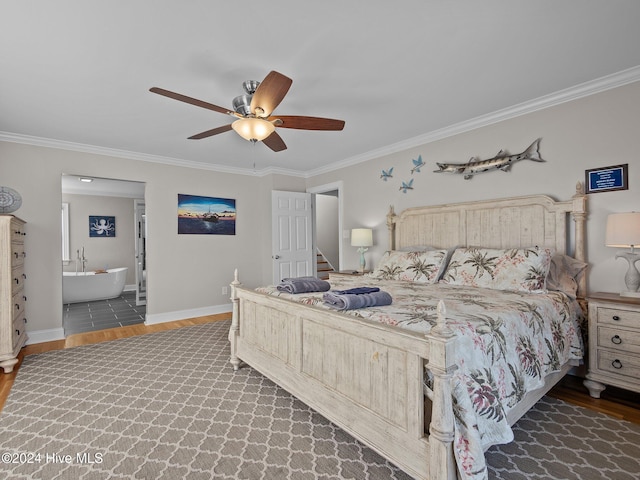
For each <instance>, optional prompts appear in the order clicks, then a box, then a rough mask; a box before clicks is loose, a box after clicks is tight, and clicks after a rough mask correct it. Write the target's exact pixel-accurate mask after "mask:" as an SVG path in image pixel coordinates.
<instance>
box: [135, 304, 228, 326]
mask: <svg viewBox="0 0 640 480" xmlns="http://www.w3.org/2000/svg"><path fill="white" fill-rule="evenodd" d="M231 310H232V305H231V304H230V303H229V304H226V305H213V306H210V307H201V308H191V309H189V310H178V311H175V312H165V313H154V314H149V313H147V318H146V320H145V321H144V324H145V325H154V324H156V323H166V322H174V321H176V320H185V319H187V318H196V317H205V316H207V315H217V314H220V313H229V312H231Z"/></svg>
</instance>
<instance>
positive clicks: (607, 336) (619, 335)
mask: <svg viewBox="0 0 640 480" xmlns="http://www.w3.org/2000/svg"><path fill="white" fill-rule="evenodd" d="M598 346H600V347H604V348H608V349H609V350H611V349H614V350H620V351H622V352H625V353H637V354H639V355H640V331H636V330H622V329H619V328H614V327H598Z"/></svg>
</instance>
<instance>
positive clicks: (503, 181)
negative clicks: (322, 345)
mask: <svg viewBox="0 0 640 480" xmlns="http://www.w3.org/2000/svg"><path fill="white" fill-rule="evenodd" d="M639 111H640V82H638V83H635V84H630V85H626V86H623V87H620V88H617V89H614V90H609V91H606V92H602V93H599V94H596V95H592V96H590V97H586V98H582V99H578V100H575V101H572V102H568V103H564V104H561V105H558V106H555V107H552V108H548V109H545V110H541V111H537V112H535V113H531V114H528V115H523V116H520V117H517V118H515V119H511V120H507V121H504V122H500V123H495V124H493V125H490V126H487V127H483V128H479V129H476V130H473V131H469V132H466V133H463V134H459V135H455V136H452V137H449V138H445V139H442V140H438V141H434V142H431V143H428V144H425V145H422V146H419V147H414V148H411V149H408V150H405V151H403V152H400V153H394V154H391V155H385V156H382V157H380V158H376V159H373V160H369V161H367V162H365V163H362V164H358V165H353V166H349V167H345V168H341V169H339V170H335V171H332V172H329V173H326V174H322V175H316V176H314V177H312V178H309V179H306V180H305V179H302V178H298V177H295V178H294V177H287V176H283V175H268V176H266V177H258V176H254V175H237V174H229V173H218V172H213V171H204V170H197V169H193V168H186V167H177V166H171V165H164V164H156V163H150V162H143V161H134V160H128V159H121V158H115V157H108V156H104V155H97V154H91V153H82V152H78V151H67V150H61V149H55V148H48V147H40V146H31V145H25V144H18V143H10V142H0V178H1V179H2V180H1V182H0V184H2V185H4V186H9V187H11V188H14V189H16V190H17V191H18V192H20V193H21V195H22V199H23V204H22V207H21V208H20V209H19V210H18V211H17V212H16V215H17V216H19V217H21V218H23V219H24V220H26V221H27V222H28V237H27V249H28V251H29V257H28V259H27V263H26V267H25V268H26V273H27V276H28V280H27V283H26V293H27V296H28V298H29V305H28V309H29V318H30V322H29V331H31V332H33V331H45V330H48V329H51V330H52V331H54V332H60V331H61V327H62V298H61V297H62V293H61V291H62V283H61V276H62V262H61V254H60V252H61V245H60V203H61V201H62V194H61V185H60V179H61V175H62V174H63V173H74V174H79V175H88V176H95V177H103V178H119V179H123V180H133V181H140V182H145V183H146V191H145V202H146V213H147V222H148V233H149V238H148V252H147V253H148V257H147V260H148V264H147V266H148V278H149V282H148V292H149V297H148V304H147V312H148V314H149V315H151V316H155V317H157V318H166V319H175V318H184V316H183V315H185V314H188V313H193V314H194V315H191V316H195V314H197V313H198V312H200V311H202V312H205V311H207V309H211V308H216V307H218V308H221V309H224V308H227V307H228V304H229V298H228V294H226V295H225V294H222V287H223V286H226V285H228V284H229V282H230V280H231V279H232V276H233V271H234V269H235V268H238V269H239V272H240V279H241V281H242V282H243V283H244V284H246V285H247V286H250V287H253V286H257V285H259V284H264V283H268V282H269V281H270V278H271V220H270V217H271V190H292V191H304V190H305V189H306V188H313V187H316V186H319V185H326V184H331V183H334V182H336V181H338V180H340V181H342V182H343V185H344V187H343V195H342V198H343V204H344V212H345V218H344V225H343V228H344V229H345V230H348V229H351V228H355V227H372V228H374V229H375V232H374V243H375V245H374V246H373V247H372V248H371V249H370V250H369V252H368V253H367V255H368V257H367V262H368V263H369V264H370V265H371V264H375V263H376V262H377V260H378V259H379V258H380V256H381V255H382V253H383V252H384V250H385V249H386V248H387V235H386V225H385V215H386V213H387V211H388V209H389V205H394V206H395V208H396V211H397V212H399V211H401V210H402V209H404V208H407V207H410V206H416V205H424V204H439V203H447V202H459V201H467V200H475V199H489V198H496V197H504V196H514V195H524V194H533V193H546V194H549V195H551V196H553V197H555V198H557V199H560V200H565V199H568V198H570V197H571V195H572V194H573V193H574V190H575V184H576V182H578V181H582V180H583V179H584V171H585V169H589V168H595V167H604V166H609V165H617V164H621V163H628V164H629V184H630V189H629V190H626V191H619V192H610V193H598V194H593V195H590V196H589V210H590V214H589V217H588V223H587V228H588V233H587V239H588V256H589V259H590V262H591V271H590V275H589V282H590V287H591V289H592V290H603V291H621V290H623V289H624V279H623V277H624V273H625V271H626V262H624V261H622V260H618V261H616V260H615V259H614V255H615V253H616V252H617V251H618V250H616V249H612V248H608V247H605V246H604V227H605V222H606V216H607V214H608V213H611V212H626V211H632V210H636V211H638V210H640V159H639V158H638V154H637V147H636V145H637V136H638V112H639ZM538 137H542V143H541V153H542V156H543V157H544V158H545V159H546V160H547V162H546V163H533V162H520V163H518V164H516V165H515V166H514V167H513V170H512V171H511V172H508V173H504V172H499V171H498V172H491V173H487V174H483V175H479V176H477V177H476V178H474V179H472V180H467V181H465V180H463V179H462V178H461V177H459V176H454V175H449V176H447V175H444V174H435V173H432V170H433V169H435V162H436V161H438V162H465V161H467V160H468V159H469V157H470V156H472V155H478V156H480V157H481V158H488V157H491V156H493V155H495V154H496V152H497V151H498V150H499V149H501V148H506V149H509V150H511V152H512V153H517V152H519V151H521V150H523V149H524V148H526V147H527V146H528V145H529V144H530V143H531V142H532V141H533V140H535V139H536V138H538ZM419 154H421V155H422V158H423V159H424V160H425V162H426V163H427V167H426V168H424V169H423V171H422V172H421V173H418V174H415V175H414V177H415V181H414V187H415V188H414V190H413V191H410V192H408V193H406V194H403V193H401V192H400V191H399V185H400V181H401V180H408V179H409V178H410V177H411V175H410V173H409V171H410V168H411V159H412V158H416V157H417V155H419ZM391 166H394V167H395V168H394V178H393V179H392V180H391V181H389V182H382V181H381V180H380V178H379V176H380V170H381V169H383V168H384V169H387V168H389V167H391ZM178 193H190V194H195V195H204V196H220V197H224V198H235V199H236V202H237V203H236V205H237V211H238V221H237V234H236V235H235V236H208V235H177V219H176V211H177V195H178ZM343 250H344V259H345V264H344V265H343V268H356V267H357V265H358V254H357V252H356V251H355V249H354V248H352V247H350V245H349V240H346V239H345V240H343ZM52 335H53V333H52Z"/></svg>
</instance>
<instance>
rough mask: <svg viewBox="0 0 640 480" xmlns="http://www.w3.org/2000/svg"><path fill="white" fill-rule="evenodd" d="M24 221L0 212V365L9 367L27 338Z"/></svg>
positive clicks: (10, 368)
mask: <svg viewBox="0 0 640 480" xmlns="http://www.w3.org/2000/svg"><path fill="white" fill-rule="evenodd" d="M25 235H26V234H25V222H24V221H23V220H21V219H19V218H18V217H14V216H13V215H0V367H2V368H3V369H4V371H5V373H9V372H11V371H13V367H14V365H15V364H16V363H18V359H17V356H18V353H19V352H20V349H21V348H22V347H23V346H24V344H25V343H26V341H27V332H26V329H25V324H26V323H27V317H26V312H25V306H26V302H27V297H26V295H25V293H24V282H25V280H26V276H25V274H24V260H25V257H26V252H25V248H24V238H25Z"/></svg>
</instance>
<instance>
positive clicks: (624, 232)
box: [605, 212, 640, 298]
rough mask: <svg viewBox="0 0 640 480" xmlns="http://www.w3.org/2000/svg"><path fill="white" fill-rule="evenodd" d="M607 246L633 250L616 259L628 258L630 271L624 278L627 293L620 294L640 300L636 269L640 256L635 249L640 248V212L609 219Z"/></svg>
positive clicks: (638, 278) (639, 285) (622, 253)
mask: <svg viewBox="0 0 640 480" xmlns="http://www.w3.org/2000/svg"><path fill="white" fill-rule="evenodd" d="M605 244H606V245H607V247H616V248H631V250H630V251H629V252H621V253H618V254H616V257H615V258H620V257H622V258H626V259H627V262H629V269H628V270H627V274H626V275H625V276H624V282H625V285H626V286H627V291H626V292H622V293H620V295H621V296H623V297H638V298H640V292H638V288H639V287H640V272H638V269H637V268H636V262H637V261H638V260H640V254H638V253H635V251H634V249H635V247H637V246H640V212H630V213H612V214H610V215H609V216H608V217H607V231H606V239H605Z"/></svg>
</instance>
